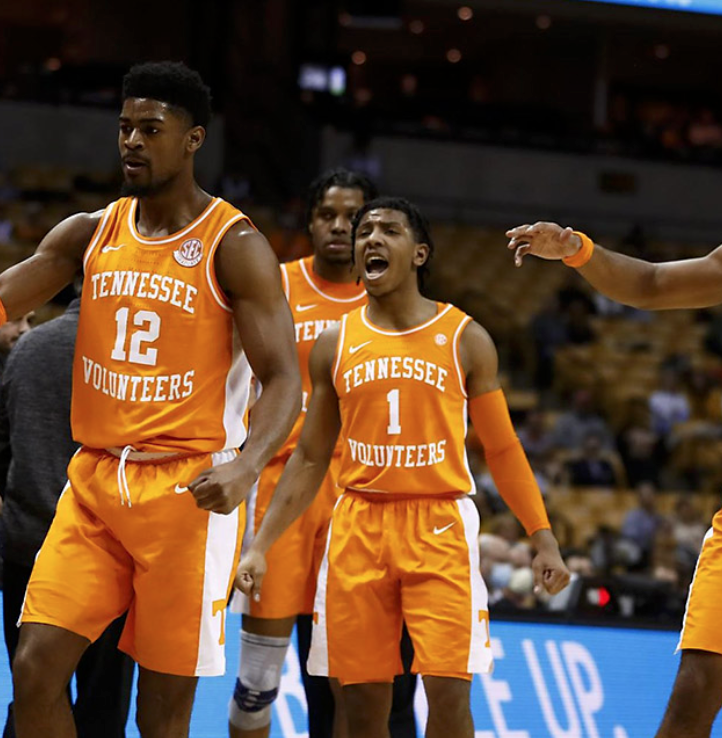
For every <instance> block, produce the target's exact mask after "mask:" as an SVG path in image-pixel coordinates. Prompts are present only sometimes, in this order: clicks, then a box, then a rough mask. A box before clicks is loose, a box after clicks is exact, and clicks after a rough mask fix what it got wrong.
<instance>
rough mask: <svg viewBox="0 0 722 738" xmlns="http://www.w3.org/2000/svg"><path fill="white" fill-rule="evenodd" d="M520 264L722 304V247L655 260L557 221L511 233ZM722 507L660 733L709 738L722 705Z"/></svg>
mask: <svg viewBox="0 0 722 738" xmlns="http://www.w3.org/2000/svg"><path fill="white" fill-rule="evenodd" d="M507 236H508V237H509V239H510V240H509V248H510V249H513V250H514V252H515V263H516V265H517V266H521V264H522V260H523V258H524V256H526V255H527V254H533V255H534V256H538V257H540V258H542V259H553V260H556V259H561V260H563V261H564V263H565V264H566V265H567V266H570V267H573V268H575V269H577V270H578V272H579V274H581V275H582V277H584V279H586V280H587V281H588V282H589V283H590V284H591V285H592V286H593V287H594V288H595V289H597V290H599V292H601V293H602V294H604V295H606V296H607V297H609V298H611V299H612V300H616V301H617V302H621V303H623V304H625V305H631V306H633V307H636V308H640V309H642V310H670V309H680V308H705V307H712V306H713V305H719V304H721V303H722V247H718V248H716V249H715V250H714V251H711V252H710V253H709V254H707V256H705V257H703V258H698V259H685V260H682V261H672V262H668V263H666V264H651V263H650V262H647V261H643V260H642V259H634V258H632V257H629V256H624V255H623V254H617V253H615V252H614V251H609V250H608V249H605V248H602V247H601V246H599V245H598V244H595V243H594V242H593V241H592V239H590V238H589V237H588V236H586V235H585V234H584V233H580V232H579V231H573V230H572V229H571V228H562V227H561V226H559V225H557V224H556V223H535V224H534V225H522V226H518V227H516V228H512V229H511V230H509V231H507ZM720 613H722V510H720V511H719V512H718V513H717V514H716V515H715V516H714V519H713V521H712V527H711V528H710V529H709V531H708V532H707V535H706V536H705V540H704V543H703V545H702V552H701V554H700V557H699V560H698V562H697V569H696V571H695V575H694V578H693V580H692V584H691V585H690V588H689V597H688V600H687V608H686V611H685V615H684V620H683V622H682V632H681V634H680V639H679V643H678V645H677V650H678V651H682V659H681V661H680V664H679V669H678V672H677V678H676V680H675V683H674V687H673V689H672V695H671V697H670V700H669V704H668V706H667V710H666V712H665V715H664V719H663V720H662V725H661V727H660V728H659V731H658V732H657V734H656V738H682V737H683V738H708V736H709V735H710V733H711V731H712V725H713V723H714V721H715V717H716V716H717V714H718V713H719V711H720V708H722V629H721V628H720Z"/></svg>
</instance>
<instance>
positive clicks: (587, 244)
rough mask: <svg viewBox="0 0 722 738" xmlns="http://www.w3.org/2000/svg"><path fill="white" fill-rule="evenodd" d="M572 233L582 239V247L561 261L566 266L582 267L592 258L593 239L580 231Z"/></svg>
mask: <svg viewBox="0 0 722 738" xmlns="http://www.w3.org/2000/svg"><path fill="white" fill-rule="evenodd" d="M574 235H575V236H579V238H581V239H582V247H581V248H580V249H579V251H577V253H576V254H573V255H572V256H565V257H564V258H563V259H562V261H563V262H564V263H565V264H566V265H567V266H568V267H574V269H579V267H583V266H584V265H585V264H586V263H587V262H588V261H589V260H590V259H591V258H592V254H593V253H594V241H592V239H591V238H589V236H587V235H586V234H585V233H581V232H580V231H574Z"/></svg>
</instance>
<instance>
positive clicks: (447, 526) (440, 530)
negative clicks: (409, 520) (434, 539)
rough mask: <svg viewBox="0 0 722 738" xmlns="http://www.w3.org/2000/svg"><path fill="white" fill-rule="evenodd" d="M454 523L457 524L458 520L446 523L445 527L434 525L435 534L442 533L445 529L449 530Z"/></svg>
mask: <svg viewBox="0 0 722 738" xmlns="http://www.w3.org/2000/svg"><path fill="white" fill-rule="evenodd" d="M452 525H456V521H454V522H453V523H449V524H448V525H445V526H444V527H443V528H437V527H436V526H434V535H435V536H439V535H441V534H442V533H443V532H444V531H446V530H449V528H451V526H452Z"/></svg>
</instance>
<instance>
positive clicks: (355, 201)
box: [229, 169, 416, 738]
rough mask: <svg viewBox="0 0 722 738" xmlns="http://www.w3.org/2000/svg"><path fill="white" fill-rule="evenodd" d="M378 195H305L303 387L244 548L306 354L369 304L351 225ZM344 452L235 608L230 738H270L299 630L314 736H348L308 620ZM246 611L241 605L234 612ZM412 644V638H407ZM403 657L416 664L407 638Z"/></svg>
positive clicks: (318, 189)
mask: <svg viewBox="0 0 722 738" xmlns="http://www.w3.org/2000/svg"><path fill="white" fill-rule="evenodd" d="M375 196H376V188H375V187H374V185H373V184H372V183H371V182H370V181H369V180H368V179H367V178H366V177H364V176H363V175H360V174H357V173H354V172H349V171H347V170H345V169H333V170H331V171H329V172H325V173H324V174H322V175H321V176H320V177H319V178H318V179H316V180H315V181H314V182H313V183H312V184H311V186H310V188H309V194H308V211H307V218H306V220H307V224H308V231H309V234H310V236H311V241H312V243H313V256H310V257H307V258H305V259H300V260H298V261H294V262H291V263H288V264H282V265H281V273H282V277H283V283H284V289H285V292H286V297H287V298H288V300H289V303H290V305H291V310H292V312H293V316H294V321H295V327H296V345H297V350H298V358H299V363H300V367H301V377H302V381H303V408H302V413H301V415H299V417H298V419H297V421H296V425H295V426H294V430H293V431H292V433H291V435H290V436H289V437H288V438H287V439H286V443H285V444H284V445H283V448H282V449H281V451H279V452H278V453H277V454H276V456H275V457H274V459H273V460H272V461H271V462H270V463H269V464H268V466H266V468H265V469H264V470H263V472H262V473H261V476H260V478H259V480H258V485H257V489H256V490H255V491H254V493H252V495H251V497H250V498H249V503H248V509H249V520H248V521H247V535H246V544H247V545H250V542H251V540H252V538H253V534H254V533H255V531H256V530H257V529H258V527H259V526H260V523H261V520H262V519H263V515H264V513H265V511H266V509H267V508H268V504H269V502H270V499H271V496H272V494H273V490H274V489H275V487H276V484H277V483H278V480H279V478H280V476H281V473H282V471H283V468H284V466H285V465H286V463H287V461H288V458H289V457H290V455H291V453H292V451H293V449H294V448H295V446H296V443H297V442H298V437H299V435H300V432H301V427H302V425H303V420H304V417H305V412H306V411H307V409H308V401H309V397H310V394H311V378H310V376H309V374H308V356H309V354H310V352H311V348H312V347H313V345H314V343H315V341H316V338H317V337H318V336H319V335H320V333H321V332H322V331H323V330H324V329H325V328H326V327H328V326H329V325H332V324H335V323H337V322H338V321H339V320H340V319H341V317H342V316H343V315H344V314H345V313H346V312H348V311H349V310H351V309H353V308H356V307H359V306H361V305H365V304H366V302H367V297H366V290H365V288H364V287H363V285H362V286H359V285H358V277H357V273H356V270H355V269H354V268H353V264H352V254H351V226H352V220H353V217H354V215H355V214H356V212H357V211H358V209H359V208H360V207H361V206H362V205H363V204H364V203H365V202H366V201H367V200H370V199H372V198H373V197H375ZM340 450H341V449H340V447H337V452H336V454H334V457H333V459H332V461H331V465H330V469H329V472H328V474H327V475H326V477H325V478H324V481H323V483H322V490H321V493H320V494H319V495H318V496H317V497H316V499H315V500H314V503H313V505H312V506H311V507H310V509H309V510H307V511H306V512H305V513H304V514H303V515H302V516H301V518H300V519H299V520H297V521H296V522H295V523H294V525H293V526H292V527H291V529H289V530H288V531H286V532H285V533H284V535H283V536H281V538H280V540H278V541H277V542H276V544H275V545H274V546H273V547H272V548H271V550H270V551H269V574H268V576H267V577H266V579H265V582H264V596H263V600H262V601H261V602H255V601H253V600H252V599H251V600H249V599H248V598H245V597H243V598H241V597H237V598H236V599H235V600H234V601H233V608H232V609H240V611H242V612H243V613H244V616H243V627H242V630H241V658H240V666H239V672H238V678H237V680H236V685H235V690H234V695H233V698H232V699H231V702H230V705H229V733H230V736H231V738H265V737H266V736H268V734H269V731H270V725H271V704H272V703H273V701H274V700H275V699H276V697H277V695H278V689H279V684H280V680H281V669H282V666H283V662H284V659H285V656H286V650H287V648H288V644H289V642H290V635H291V631H292V628H293V623H294V621H296V624H297V628H298V642H299V654H298V655H299V661H300V662H301V671H302V674H303V675H304V688H305V691H306V700H307V704H308V720H309V726H308V728H309V738H330V737H331V735H332V734H333V722H334V717H335V718H336V725H337V728H336V732H335V735H336V736H340V735H345V732H344V727H345V725H344V724H345V718H344V717H343V713H342V710H334V702H333V696H332V695H331V691H330V689H329V685H328V680H326V679H323V678H321V677H311V678H308V676H307V673H306V658H307V656H308V644H309V643H310V636H311V613H312V612H313V597H314V593H315V591H316V576H317V573H318V567H319V565H320V563H321V559H322V557H323V550H324V546H325V541H326V533H327V531H328V523H329V521H330V519H331V513H332V511H333V506H334V504H335V503H336V499H337V497H338V495H339V494H340V490H339V489H338V487H336V484H335V479H336V476H337V475H338V466H339V462H340ZM237 605H241V607H240V608H239V607H237ZM406 638H408V637H407V636H406ZM402 647H403V648H404V649H405V651H404V656H405V658H406V659H408V662H410V660H411V657H412V656H411V655H409V654H408V653H406V650H408V640H404V641H402ZM414 690H415V677H414V676H413V675H410V674H404V675H403V676H401V677H399V678H398V679H397V680H395V683H394V704H393V709H392V717H391V721H390V726H391V734H392V738H395V737H398V738H406V737H407V736H415V735H416V725H415V720H414V715H413V695H414Z"/></svg>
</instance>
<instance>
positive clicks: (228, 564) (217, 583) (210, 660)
mask: <svg viewBox="0 0 722 738" xmlns="http://www.w3.org/2000/svg"><path fill="white" fill-rule="evenodd" d="M236 455H237V452H236V451H234V450H228V451H221V452H220V453H215V454H213V456H212V460H211V463H212V464H213V466H217V465H218V464H224V463H225V462H227V461H232V460H233V459H234V458H235V457H236ZM239 514H240V513H239V511H238V508H236V509H235V510H234V511H233V512H232V513H230V514H229V515H220V514H219V513H213V512H212V513H209V514H208V536H207V539H206V562H205V577H204V580H203V610H202V612H201V631H200V635H199V638H198V661H197V662H196V671H195V676H221V675H222V674H224V673H225V671H226V649H225V644H223V643H221V642H220V641H221V633H222V632H223V630H222V629H223V628H224V627H225V626H224V619H225V617H226V597H227V596H228V585H229V583H230V581H231V578H232V577H233V575H234V572H233V559H234V558H235V553H236V544H237V542H238V536H239V531H238V516H239ZM219 603H222V604H219Z"/></svg>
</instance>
